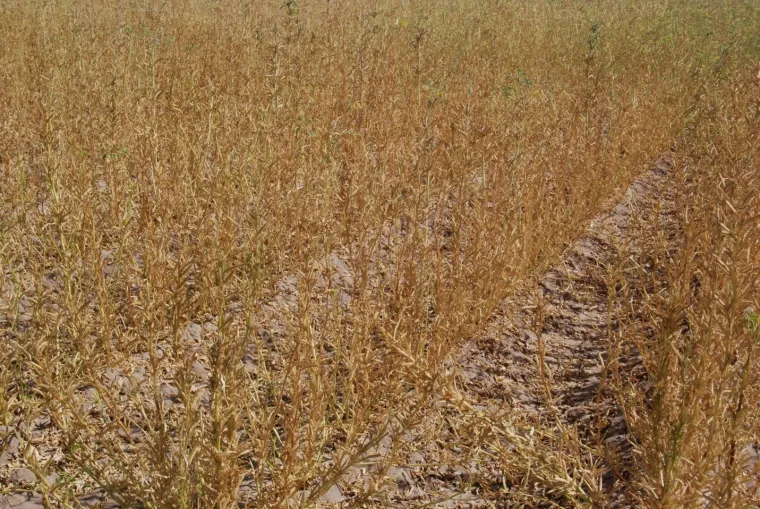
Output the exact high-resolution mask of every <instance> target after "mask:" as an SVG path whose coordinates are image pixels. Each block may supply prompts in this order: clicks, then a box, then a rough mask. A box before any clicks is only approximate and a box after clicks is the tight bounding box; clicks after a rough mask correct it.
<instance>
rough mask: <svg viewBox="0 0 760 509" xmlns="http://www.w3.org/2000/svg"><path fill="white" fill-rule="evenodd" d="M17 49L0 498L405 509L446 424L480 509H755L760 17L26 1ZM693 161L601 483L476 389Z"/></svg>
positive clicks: (1, 295)
mask: <svg viewBox="0 0 760 509" xmlns="http://www.w3.org/2000/svg"><path fill="white" fill-rule="evenodd" d="M0 40H2V41H3V42H2V44H0V453H2V452H3V451H5V452H6V454H5V456H4V457H5V461H2V462H0V497H1V496H2V495H3V494H9V493H16V492H21V491H24V490H29V491H32V490H34V491H37V492H39V493H40V494H41V499H42V501H43V502H41V503H45V504H50V506H51V507H58V506H60V507H76V506H77V504H78V503H79V502H77V497H80V496H82V495H84V494H87V493H90V492H92V491H93V490H95V489H98V488H100V489H103V490H105V492H106V493H107V494H108V497H109V498H110V499H111V500H114V501H116V502H118V503H119V504H120V505H121V506H122V507H155V508H169V507H172V508H173V507H177V508H179V507H195V508H207V507H219V508H223V507H236V506H237V504H244V505H247V506H249V507H276V506H279V507H286V506H287V505H290V506H296V505H299V504H301V505H303V506H311V505H313V504H318V503H323V502H325V501H326V500H327V501H329V498H325V497H324V495H325V494H326V493H328V491H329V490H330V488H331V486H333V485H334V484H335V482H336V481H338V480H341V479H344V478H345V477H346V475H348V474H349V473H352V472H353V473H355V472H357V471H358V472H359V474H360V475H361V476H363V479H364V481H362V482H360V483H358V488H355V489H353V490H352V491H350V490H344V491H345V492H344V493H343V497H342V499H343V501H342V503H343V504H344V505H347V506H348V505H352V504H366V505H369V506H372V505H380V504H384V503H385V504H390V505H393V503H392V502H388V499H387V497H385V495H384V493H386V492H387V490H389V489H390V488H389V483H388V476H387V473H388V471H389V468H391V467H394V466H399V465H401V466H403V465H402V463H403V462H404V460H403V458H405V457H406V456H403V455H402V454H401V449H402V448H403V449H404V451H405V452H409V451H410V450H416V449H421V448H423V447H424V446H426V444H429V443H435V441H436V438H437V435H436V431H435V429H436V424H435V423H436V422H439V420H441V419H444V416H442V415H441V412H442V411H443V410H442V407H443V406H444V405H443V404H442V403H441V402H449V403H450V405H449V406H448V407H447V409H446V412H448V413H449V417H446V418H447V419H448V418H450V414H451V412H452V411H453V410H452V409H456V410H455V411H456V412H459V415H456V416H455V420H456V423H457V424H456V425H452V426H454V428H457V427H458V431H457V433H459V434H460V435H461V436H462V442H461V443H457V442H456V441H452V440H448V439H447V440H444V441H440V440H439V441H438V442H437V447H438V448H439V449H440V450H441V451H442V454H443V455H444V456H445V453H446V452H447V451H449V450H452V451H455V452H456V453H457V454H458V455H459V456H458V457H461V456H462V455H465V456H467V455H469V456H468V457H469V458H474V460H473V461H475V462H476V463H478V462H482V463H483V464H485V462H486V461H490V462H491V463H492V464H495V465H497V466H496V467H494V468H495V470H494V469H491V470H489V471H488V473H487V474H486V473H485V472H483V473H482V476H481V477H483V478H486V477H488V476H490V478H487V479H485V480H484V479H480V480H473V483H474V487H473V486H470V487H469V488H467V489H468V490H469V491H470V492H471V493H472V492H477V493H479V494H480V496H482V497H483V499H484V500H485V501H486V503H493V504H497V505H501V506H509V504H511V503H517V502H516V501H520V503H524V504H527V505H541V504H558V505H559V506H563V507H575V506H590V505H592V504H596V505H597V506H603V505H606V504H608V503H610V501H611V500H613V499H614V500H617V499H620V500H625V501H627V502H626V503H629V504H631V505H636V506H645V507H668V508H671V507H672V508H676V507H715V508H729V507H750V506H752V504H753V503H754V504H758V502H759V501H758V494H757V490H758V488H759V487H760V483H758V470H757V468H758V467H757V466H751V465H750V464H751V462H749V461H748V460H747V458H746V457H745V456H747V453H746V451H751V450H753V449H752V447H753V446H758V445H760V441H759V440H760V429H759V428H758V415H757V409H758V403H759V401H758V400H759V399H760V378H759V375H760V373H759V372H758V369H759V368H760V364H759V363H758V361H759V360H760V318H758V313H759V312H760V305H759V303H758V295H759V293H760V288H759V287H758V285H759V284H760V283H758V282H759V281H760V258H758V257H759V256H760V255H758V248H760V246H758V243H759V242H760V240H759V239H760V231H758V221H759V219H758V211H759V210H760V207H759V206H758V199H759V198H758V193H759V190H758V189H759V186H760V183H759V182H758V173H759V171H760V153H759V152H758V147H759V145H760V139H759V138H758V136H759V135H760V134H759V133H760V109H759V108H760V84H759V81H760V75H758V64H760V4H758V3H756V2H751V1H744V2H741V1H728V0H726V1H722V0H720V1H712V2H702V1H697V0H683V1H681V0H665V1H649V0H647V1H643V2H638V1H612V0H610V1H606V0H602V1H594V2H586V1H574V0H557V1H549V0H540V1H535V2H517V1H507V0H503V1H502V0H477V1H465V0H443V1H432V0H430V1H429V0H422V1H414V2H412V1H403V0H399V1H397V0H377V1H372V2H363V1H348V0H320V1H304V0H300V1H296V0H288V1H286V2H284V3H283V2H282V1H281V0H276V1H269V0H264V1H243V0H221V1H211V0H183V1H177V2H163V3H162V2H154V1H148V0H145V1H142V0H135V1H128V2H122V1H116V0H105V1H100V2H83V1H76V0H60V1H54V2H14V1H0ZM672 146H675V147H676V151H675V155H674V164H673V172H672V175H671V177H670V179H671V181H672V183H671V184H669V185H670V187H671V190H672V192H671V193H670V194H671V197H670V198H669V199H671V200H672V201H674V203H675V205H676V206H675V207H674V210H675V212H674V213H673V214H670V215H669V216H668V218H667V220H666V221H665V222H666V223H667V227H666V228H662V229H659V228H657V229H656V231H655V232H654V233H653V234H652V235H651V236H649V238H647V239H645V240H646V246H647V248H646V249H638V250H637V251H636V252H635V253H633V254H632V255H631V256H630V257H628V258H627V259H625V263H623V262H621V264H620V265H619V266H615V267H609V271H610V285H609V287H610V288H614V289H616V291H611V292H610V296H609V299H610V302H611V306H610V310H612V311H611V316H610V321H611V323H612V322H614V323H616V324H617V325H616V327H614V329H612V328H611V329H610V331H609V334H608V338H607V340H608V342H609V352H610V355H609V356H608V357H607V358H606V360H605V361H604V362H605V363H606V366H607V368H608V369H607V372H608V374H609V381H610V382H609V384H610V388H609V389H608V390H610V391H613V393H614V394H615V395H616V396H615V397H616V401H617V402H618V405H619V406H620V408H621V409H622V411H623V413H624V415H625V419H626V422H627V424H628V428H629V431H630V433H629V435H630V440H631V442H632V443H633V444H634V447H633V451H632V453H631V457H630V458H629V459H628V460H626V461H628V464H627V465H626V467H625V469H623V470H624V472H623V473H622V474H619V475H620V476H621V479H623V477H624V481H620V482H615V483H613V484H609V483H606V484H605V483H602V477H604V475H605V473H604V471H605V469H606V467H603V466H602V463H603V461H602V459H604V458H607V459H606V460H605V461H607V462H608V463H609V462H611V461H612V460H610V459H609V457H608V456H609V455H607V456H605V451H604V448H605V445H604V443H603V442H598V443H594V441H593V440H587V439H584V438H583V434H582V433H579V432H578V431H577V430H575V429H574V428H572V427H565V426H564V425H562V424H561V423H557V422H550V421H546V420H544V419H538V420H536V421H535V422H531V423H527V421H526V418H525V416H524V415H518V414H519V413H520V412H518V411H517V410H515V411H514V412H513V414H514V415H512V414H510V413H509V409H508V408H504V409H502V410H504V413H502V414H501V418H500V420H499V421H498V422H496V420H494V419H493V418H491V417H489V418H488V419H486V418H483V417H482V415H481V413H480V410H478V409H475V408H474V407H472V406H468V404H467V402H466V401H460V400H457V397H459V396H458V394H459V392H458V391H457V389H456V387H455V385H454V383H453V382H454V379H453V378H452V376H451V374H452V373H454V372H455V371H456V363H455V359H456V353H457V352H458V351H459V350H460V349H461V348H462V346H463V345H464V344H466V342H467V340H468V338H470V337H472V336H473V335H474V334H476V333H477V332H478V331H479V330H480V328H481V327H482V326H483V324H484V322H485V320H486V319H487V318H488V317H489V316H490V315H491V313H492V312H493V311H494V310H495V309H496V307H497V305H498V304H499V302H500V301H501V300H502V299H504V298H505V297H508V296H510V295H514V294H515V292H516V291H517V290H519V289H520V288H523V287H525V286H526V285H528V284H529V283H530V281H531V280H532V278H533V277H534V276H535V275H537V274H539V273H540V272H541V271H542V270H545V269H546V267H548V266H549V265H550V264H551V263H553V262H555V261H556V260H557V258H558V257H559V255H560V253H561V251H562V249H563V248H564V247H565V246H567V245H568V243H570V242H572V241H573V239H575V238H576V237H577V236H578V235H579V234H580V233H581V232H583V230H584V228H585V227H586V226H587V225H588V222H589V220H590V219H591V218H593V217H594V216H595V215H596V214H598V213H599V212H601V211H603V210H605V208H609V207H610V206H611V205H613V204H614V203H615V202H616V201H617V199H619V197H620V196H621V195H622V193H623V192H624V191H625V189H626V187H627V186H628V185H629V184H630V183H631V182H632V181H633V179H634V178H636V176H638V175H639V174H641V173H642V172H643V171H644V170H645V169H646V168H647V166H648V165H649V164H650V163H651V162H653V161H654V160H655V159H657V157H659V156H660V155H661V154H662V153H664V152H665V151H666V150H667V149H669V148H670V147H672ZM750 308H754V310H755V311H753V310H752V309H750ZM613 315H614V316H613ZM631 351H635V352H636V355H638V356H640V358H641V362H640V363H639V364H638V365H637V368H636V369H635V370H633V371H629V372H626V371H625V370H622V368H621V369H620V370H617V369H615V368H616V366H622V365H623V364H616V359H615V355H622V354H621V352H631ZM441 422H442V421H441ZM468 423H470V424H471V425H472V426H473V428H472V429H468V428H467V426H468ZM521 423H522V424H521ZM512 424H514V426H516V427H517V428H519V426H521V425H523V424H525V425H530V426H533V429H532V433H531V435H530V437H532V438H531V439H526V435H524V434H521V433H519V432H514V433H513V432H512V431H509V432H507V431H506V430H507V429H517V428H511V427H510V426H512ZM489 426H490V427H491V428H489ZM486 428H489V429H486ZM412 429H416V430H417V431H416V432H415V434H414V438H413V439H404V438H403V437H405V436H407V437H408V436H409V430H412ZM454 436H456V434H454ZM476 437H481V438H483V440H482V441H481V442H482V443H479V444H473V440H472V439H473V438H476ZM540 437H545V439H542V438H540ZM510 440H513V442H510ZM389 444H390V445H389ZM397 444H401V445H397ZM550 447H556V449H555V450H554V452H552V453H548V452H547V451H548V448H550ZM380 449H382V454H379V453H378V451H379V450H380ZM463 450H464V451H463ZM532 454H533V455H534V456H531V455H532ZM452 455H453V453H452ZM452 457H453V456H452ZM370 461H374V463H373V465H374V466H373V467H372V468H364V470H357V466H360V465H364V466H365V467H366V465H367V464H368V462H370ZM462 461H465V460H462ZM621 461H622V460H621ZM748 465H750V466H748ZM19 468H28V469H29V470H31V471H32V472H33V474H34V476H33V477H36V479H37V480H36V481H34V480H33V479H31V478H30V479H26V480H25V479H20V478H19V476H18V475H16V476H14V475H13V474H14V472H17V471H18V469H19ZM753 469H754V470H753ZM563 472H564V475H565V476H566V477H562V475H563ZM51 474H56V475H57V478H56V477H50V476H51ZM473 483H471V484H473ZM610 486H613V488H614V489H613V488H610ZM457 489H460V488H457ZM461 489H464V488H461ZM611 490H612V491H615V493H611ZM614 497H618V498H614ZM619 497H622V499H621V498H619ZM320 500H321V501H320ZM419 500H420V501H418V502H419V504H421V503H422V502H421V500H426V501H429V502H431V503H433V504H435V503H436V502H435V500H428V499H425V498H424V497H422V498H421V499H419ZM411 504H412V505H414V504H415V503H414V502H411Z"/></svg>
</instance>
